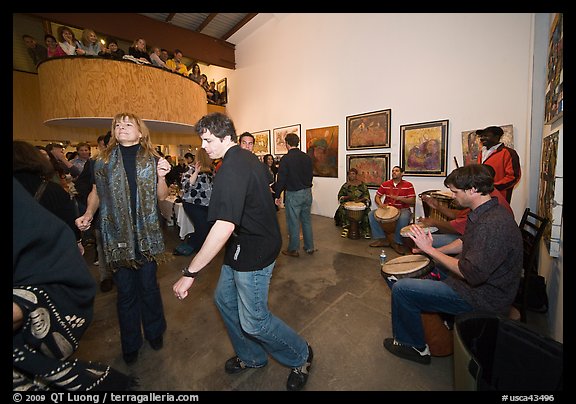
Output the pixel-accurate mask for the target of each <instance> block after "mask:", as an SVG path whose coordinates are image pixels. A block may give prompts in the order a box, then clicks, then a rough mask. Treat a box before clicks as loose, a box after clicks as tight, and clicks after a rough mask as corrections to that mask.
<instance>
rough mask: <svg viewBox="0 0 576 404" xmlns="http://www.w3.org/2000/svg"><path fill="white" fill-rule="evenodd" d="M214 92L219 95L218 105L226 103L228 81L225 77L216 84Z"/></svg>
mask: <svg viewBox="0 0 576 404" xmlns="http://www.w3.org/2000/svg"><path fill="white" fill-rule="evenodd" d="M216 90H218V92H219V93H220V105H225V104H226V103H228V80H226V77H224V78H223V79H222V80H219V81H218V82H216Z"/></svg>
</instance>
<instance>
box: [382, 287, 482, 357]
mask: <svg viewBox="0 0 576 404" xmlns="http://www.w3.org/2000/svg"><path fill="white" fill-rule="evenodd" d="M473 309H474V307H472V306H471V305H470V304H469V303H468V302H466V300H464V299H463V298H461V297H460V295H458V294H457V293H456V292H455V291H454V289H452V288H451V287H450V286H448V285H447V284H446V283H444V282H442V281H437V280H432V279H414V278H403V279H400V280H398V281H397V282H395V283H394V284H393V285H392V332H393V335H394V338H395V339H396V341H398V342H399V343H401V344H404V345H410V346H413V347H416V348H418V349H420V348H423V347H424V346H425V345H426V340H425V338H424V328H423V326H422V318H421V314H422V312H423V311H426V312H437V313H446V314H454V315H456V314H461V313H467V312H470V311H472V310H473Z"/></svg>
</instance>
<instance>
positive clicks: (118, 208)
mask: <svg viewBox="0 0 576 404" xmlns="http://www.w3.org/2000/svg"><path fill="white" fill-rule="evenodd" d="M140 151H141V150H140ZM140 151H139V152H138V154H137V156H136V183H137V191H136V212H132V205H131V203H130V198H131V195H130V188H129V186H128V179H127V177H126V171H125V170H124V164H123V161H122V153H121V151H120V147H119V146H118V147H116V148H115V149H114V150H113V151H112V153H111V154H110V160H109V162H108V163H104V161H103V160H101V159H98V160H96V162H95V164H94V177H95V182H96V187H97V189H98V197H99V199H100V226H101V231H102V240H103V244H104V255H105V257H106V262H107V263H109V264H110V265H111V266H112V267H113V268H118V267H133V268H138V267H139V266H140V264H141V262H139V260H137V252H140V254H142V255H143V256H144V258H145V259H147V260H155V261H157V262H160V261H164V254H163V252H164V239H163V236H162V230H161V229H160V221H159V218H158V208H157V206H158V193H157V185H156V184H157V181H158V174H157V172H156V160H155V159H154V157H153V156H144V155H142V154H141V153H140ZM134 216H135V217H136V218H135V220H134V219H133V217H134Z"/></svg>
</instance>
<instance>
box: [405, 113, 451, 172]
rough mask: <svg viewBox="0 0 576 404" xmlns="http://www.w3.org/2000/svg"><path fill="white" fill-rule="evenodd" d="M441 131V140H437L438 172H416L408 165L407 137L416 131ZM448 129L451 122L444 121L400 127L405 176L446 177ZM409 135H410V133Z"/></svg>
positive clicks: (430, 170)
mask: <svg viewBox="0 0 576 404" xmlns="http://www.w3.org/2000/svg"><path fill="white" fill-rule="evenodd" d="M434 128H437V129H439V130H440V138H439V139H436V140H438V141H439V142H440V147H439V158H440V162H439V163H440V166H439V167H438V169H437V170H434V169H429V170H423V169H420V170H416V169H413V168H412V167H410V166H409V165H408V164H407V160H408V159H407V156H406V153H407V150H406V137H407V132H410V131H416V130H421V129H434ZM448 128H449V120H448V119H442V120H437V121H428V122H419V123H412V124H407V125H401V126H400V165H401V166H402V167H403V168H404V175H411V176H415V177H418V176H420V177H445V176H446V168H447V165H448V161H447V160H448V159H447V156H448ZM408 134H409V133H408Z"/></svg>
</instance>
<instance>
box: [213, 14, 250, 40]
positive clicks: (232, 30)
mask: <svg viewBox="0 0 576 404" xmlns="http://www.w3.org/2000/svg"><path fill="white" fill-rule="evenodd" d="M257 14H258V13H250V14H246V17H244V18H242V19H241V20H240V21H238V23H237V24H236V25H234V27H232V29H230V31H228V32H226V33H225V34H224V35H222V37H221V38H220V39H222V40H223V41H225V40H227V39H228V38H230V37H231V36H232V35H234V34H235V33H236V31H238V30H239V29H240V28H242V27H243V26H244V25H246V24H247V23H248V21H250V20H251V19H252V18H254V17H256V15H257Z"/></svg>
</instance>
